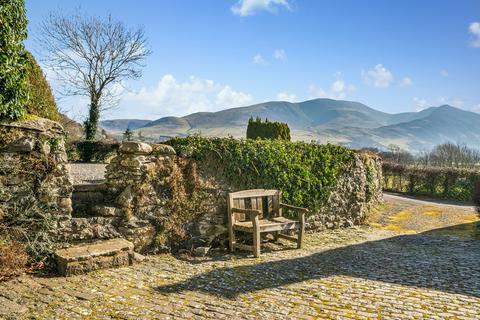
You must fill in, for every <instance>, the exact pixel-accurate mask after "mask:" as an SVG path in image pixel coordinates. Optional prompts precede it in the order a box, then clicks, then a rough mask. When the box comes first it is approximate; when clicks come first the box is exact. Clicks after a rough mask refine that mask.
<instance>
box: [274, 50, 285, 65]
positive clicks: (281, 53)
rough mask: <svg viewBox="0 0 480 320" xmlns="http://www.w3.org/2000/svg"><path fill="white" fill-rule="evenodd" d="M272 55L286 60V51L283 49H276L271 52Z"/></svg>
mask: <svg viewBox="0 0 480 320" xmlns="http://www.w3.org/2000/svg"><path fill="white" fill-rule="evenodd" d="M273 57H274V58H275V59H277V60H280V61H284V62H285V61H287V53H286V52H285V50H283V49H276V50H275V51H274V52H273Z"/></svg>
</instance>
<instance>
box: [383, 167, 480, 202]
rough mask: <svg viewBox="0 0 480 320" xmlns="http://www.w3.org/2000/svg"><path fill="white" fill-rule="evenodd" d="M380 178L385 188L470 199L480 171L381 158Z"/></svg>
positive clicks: (438, 196) (446, 197) (439, 196)
mask: <svg viewBox="0 0 480 320" xmlns="http://www.w3.org/2000/svg"><path fill="white" fill-rule="evenodd" d="M383 179H384V189H385V190H387V191H394V192H400V193H408V194H416V195H425V196H430V197H437V198H445V199H454V200H460V201H471V200H472V198H473V194H474V190H475V184H476V183H477V181H480V172H478V171H475V170H469V169H457V168H442V167H425V166H408V165H402V164H398V163H391V162H384V163H383Z"/></svg>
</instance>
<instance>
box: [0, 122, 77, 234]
mask: <svg viewBox="0 0 480 320" xmlns="http://www.w3.org/2000/svg"><path fill="white" fill-rule="evenodd" d="M71 196H72V181H71V179H70V175H69V173H68V169H67V157H66V153H65V145H64V132H63V128H62V126H61V125H60V124H58V123H57V122H54V121H51V120H48V119H43V118H38V117H32V118H31V119H28V120H25V121H18V122H9V123H6V122H5V123H0V224H2V221H3V225H4V226H5V225H7V226H8V225H12V226H17V223H16V222H17V221H13V220H12V219H13V218H12V217H14V216H15V215H20V214H21V213H20V212H21V211H26V210H34V208H35V210H38V212H41V213H43V214H45V217H46V218H48V217H49V218H51V219H50V220H49V221H53V223H57V224H58V226H61V225H62V224H63V223H65V222H66V221H69V220H70V218H71V212H72V202H71ZM22 214H23V213H22ZM37 220H38V218H37ZM59 228H60V227H59ZM59 228H57V229H59ZM54 229H55V228H54ZM54 236H55V235H54Z"/></svg>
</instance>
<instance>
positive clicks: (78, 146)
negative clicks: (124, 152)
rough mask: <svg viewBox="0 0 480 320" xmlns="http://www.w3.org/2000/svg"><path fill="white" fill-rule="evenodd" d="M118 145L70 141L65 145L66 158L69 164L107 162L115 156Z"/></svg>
mask: <svg viewBox="0 0 480 320" xmlns="http://www.w3.org/2000/svg"><path fill="white" fill-rule="evenodd" d="M119 148H120V144H119V143H118V142H111V141H87V140H82V141H71V142H69V143H68V144H67V156H68V161H70V162H97V163H104V162H108V160H109V158H111V157H112V156H114V155H116V154H117V151H118V149H119Z"/></svg>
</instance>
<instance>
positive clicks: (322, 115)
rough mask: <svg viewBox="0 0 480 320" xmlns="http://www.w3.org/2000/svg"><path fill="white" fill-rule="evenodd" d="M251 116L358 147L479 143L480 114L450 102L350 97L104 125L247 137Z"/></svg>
mask: <svg viewBox="0 0 480 320" xmlns="http://www.w3.org/2000/svg"><path fill="white" fill-rule="evenodd" d="M251 116H254V117H255V116H259V117H261V118H263V119H264V118H268V119H269V120H273V121H282V122H287V123H288V124H289V126H290V128H291V129H292V136H293V139H295V140H305V141H310V140H316V141H319V142H321V143H326V142H331V143H341V144H345V145H348V146H350V147H354V148H360V147H378V148H386V147H388V145H389V144H396V145H399V146H401V147H402V148H405V149H408V150H412V151H421V150H425V149H429V148H431V147H432V146H433V145H435V144H438V143H442V142H445V141H452V142H464V143H467V144H468V145H470V146H472V147H480V142H479V141H480V139H479V138H480V126H479V125H478V124H479V123H480V115H479V114H476V113H472V112H468V111H464V110H461V109H457V108H454V107H451V106H447V105H445V106H440V107H431V108H428V109H425V110H423V111H420V112H406V113H399V114H388V113H384V112H381V111H378V110H375V109H372V108H370V107H368V106H366V105H364V104H361V103H358V102H352V101H341V100H331V99H315V100H309V101H305V102H300V103H289V102H283V101H271V102H265V103H260V104H256V105H252V106H248V107H241V108H232V109H226V110H222V111H219V112H200V113H194V114H190V115H187V116H185V117H165V118H160V119H158V120H155V121H148V120H129V119H123V120H109V121H102V123H101V125H102V127H103V128H105V129H106V130H108V131H110V132H112V133H114V134H118V133H119V132H123V131H124V130H125V129H126V128H127V126H129V127H130V128H131V129H134V131H141V132H142V134H143V135H145V136H147V137H149V138H150V139H152V140H158V139H162V138H165V137H166V136H185V135H189V134H202V135H206V136H229V135H231V136H234V137H244V136H245V132H246V124H247V122H248V119H249V118H250V117H251ZM142 121H143V123H142ZM113 129H114V130H113Z"/></svg>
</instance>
